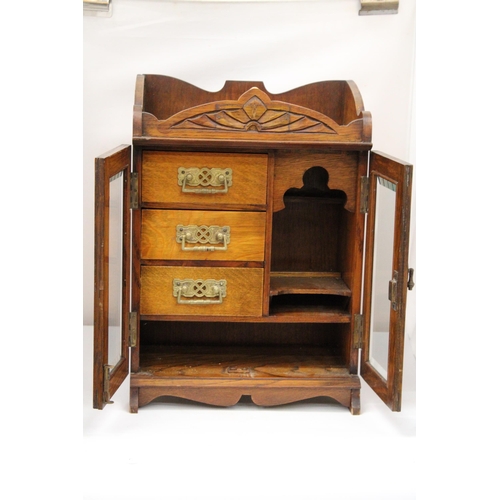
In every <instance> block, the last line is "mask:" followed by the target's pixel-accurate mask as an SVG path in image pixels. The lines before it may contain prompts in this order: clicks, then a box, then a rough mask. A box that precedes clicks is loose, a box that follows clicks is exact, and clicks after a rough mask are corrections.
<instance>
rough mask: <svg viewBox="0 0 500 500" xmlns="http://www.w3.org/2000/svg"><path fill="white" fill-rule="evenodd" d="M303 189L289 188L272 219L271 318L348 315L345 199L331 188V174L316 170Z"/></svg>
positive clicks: (308, 174)
mask: <svg viewBox="0 0 500 500" xmlns="http://www.w3.org/2000/svg"><path fill="white" fill-rule="evenodd" d="M303 180H304V185H303V186H302V188H290V189H288V190H287V191H286V192H285V194H284V197H283V201H284V205H285V208H284V209H282V210H280V211H277V212H275V213H274V214H273V232H272V246H271V276H270V285H271V286H270V314H285V313H286V314H289V313H290V312H292V311H297V312H299V311H301V310H302V311H304V312H310V313H327V312H337V313H342V312H345V313H347V312H348V310H349V305H350V297H351V290H350V288H349V286H348V285H347V284H346V282H345V280H344V275H345V274H346V273H347V274H349V271H350V270H349V265H350V264H349V259H348V258H346V256H347V255H348V254H349V245H350V244H351V242H352V240H351V238H352V237H351V236H350V235H349V231H348V227H349V221H348V217H349V213H348V212H347V211H346V210H345V208H344V205H345V202H346V194H345V193H344V192H343V191H341V190H335V189H329V188H328V185H327V183H328V173H327V172H326V170H325V169H323V168H322V167H312V168H310V169H308V170H307V171H306V172H305V174H304V178H303Z"/></svg>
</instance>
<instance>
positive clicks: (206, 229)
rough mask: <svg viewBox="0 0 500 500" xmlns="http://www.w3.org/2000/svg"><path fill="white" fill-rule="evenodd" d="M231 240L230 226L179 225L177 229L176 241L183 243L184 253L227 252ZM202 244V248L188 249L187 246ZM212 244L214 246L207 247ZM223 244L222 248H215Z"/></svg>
mask: <svg viewBox="0 0 500 500" xmlns="http://www.w3.org/2000/svg"><path fill="white" fill-rule="evenodd" d="M230 239H231V228H230V227H229V226H223V227H220V226H195V225H190V226H183V225H182V224H179V225H178V226H177V228H176V233H175V241H176V242H177V243H181V245H182V250H183V251H184V252H214V251H215V250H222V251H225V250H227V245H228V244H229V242H230ZM188 243H189V244H196V243H202V246H195V247H188V246H186V244H188ZM206 243H210V244H211V245H212V246H206V245H205V244H206ZM217 244H222V246H213V245H217Z"/></svg>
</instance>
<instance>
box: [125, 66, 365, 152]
mask: <svg viewBox="0 0 500 500" xmlns="http://www.w3.org/2000/svg"><path fill="white" fill-rule="evenodd" d="M371 135H372V134H371V114H370V113H369V112H368V111H365V110H364V107H363V100H362V98H361V94H360V93H359V91H358V88H357V86H356V84H355V83H354V82H352V81H348V80H342V81H324V82H317V83H311V84H309V85H304V86H302V87H298V88H296V89H293V90H290V91H288V92H283V93H280V94H272V93H271V92H269V91H268V90H267V89H266V87H265V86H264V84H263V83H262V82H241V81H228V82H226V83H225V85H224V87H223V88H222V89H221V90H219V91H216V92H209V91H206V90H203V89H200V88H198V87H196V86H194V85H191V84H189V83H186V82H184V81H182V80H178V79H176V78H172V77H169V76H160V75H138V76H137V81H136V91H135V104H134V129H133V142H134V145H142V146H146V145H151V146H154V145H157V146H169V147H188V146H190V145H192V144H194V141H196V146H197V147H200V145H202V146H205V147H208V148H211V147H218V148H221V147H225V148H228V149H232V148H240V149H241V148H247V149H250V150H254V149H272V148H278V149H282V148H303V147H306V148H310V147H314V148H316V147H320V148H321V149H324V148H328V149H336V150H339V149H349V150H353V149H362V150H366V149H370V148H371Z"/></svg>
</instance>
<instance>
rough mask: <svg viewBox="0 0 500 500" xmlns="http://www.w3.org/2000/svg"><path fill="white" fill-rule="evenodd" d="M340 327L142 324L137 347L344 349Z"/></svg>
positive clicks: (330, 325)
mask: <svg viewBox="0 0 500 500" xmlns="http://www.w3.org/2000/svg"><path fill="white" fill-rule="evenodd" d="M345 338H346V337H345V329H344V328H342V325H336V324H328V323H320V324H309V323H305V324H304V323H302V324H295V323H285V324H269V323H225V322H221V323H216V322H208V323H205V324H204V323H197V322H181V321H179V322H178V321H142V322H141V347H142V346H148V345H183V344H196V345H275V346H276V345H283V346H285V345H292V344H293V345H312V346H331V347H332V348H334V349H335V350H337V349H338V351H339V352H342V350H343V349H344V348H345Z"/></svg>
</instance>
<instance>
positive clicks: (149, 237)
mask: <svg viewBox="0 0 500 500" xmlns="http://www.w3.org/2000/svg"><path fill="white" fill-rule="evenodd" d="M265 225H266V214H265V212H222V211H201V210H143V211H142V233H141V258H142V259H165V260H225V261H228V260H236V261H255V262H262V261H263V260H264V242H265Z"/></svg>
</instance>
